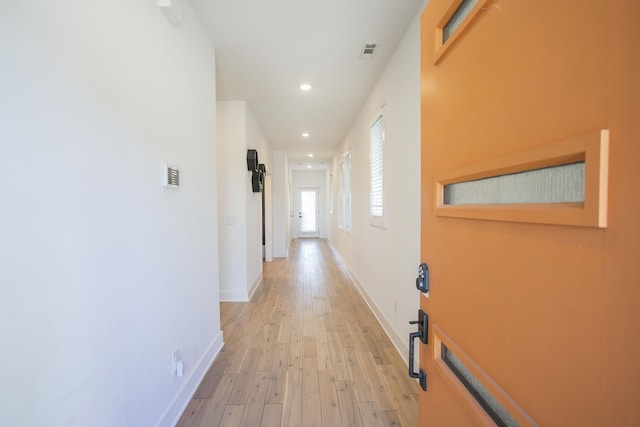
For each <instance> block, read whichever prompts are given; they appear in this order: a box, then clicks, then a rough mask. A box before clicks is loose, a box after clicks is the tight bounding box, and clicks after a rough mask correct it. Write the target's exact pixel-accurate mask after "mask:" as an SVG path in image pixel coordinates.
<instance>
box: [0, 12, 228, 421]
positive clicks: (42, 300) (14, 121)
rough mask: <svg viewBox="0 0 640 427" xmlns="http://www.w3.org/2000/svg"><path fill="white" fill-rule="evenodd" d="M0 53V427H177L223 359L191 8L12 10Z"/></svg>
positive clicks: (212, 120)
mask: <svg viewBox="0 0 640 427" xmlns="http://www.w3.org/2000/svg"><path fill="white" fill-rule="evenodd" d="M0 57H1V58H2V66H1V67H0V93H2V96H1V97H0V122H1V123H0V148H1V150H0V151H1V152H2V156H3V159H4V160H5V161H4V162H3V190H2V209H0V236H1V237H0V240H1V242H2V244H0V283H1V284H2V298H0V337H1V338H2V343H3V350H2V351H0V363H1V364H2V366H3V367H4V369H2V370H0V383H1V384H2V392H1V393H0V395H1V401H2V403H1V404H0V406H1V407H2V409H1V410H0V425H3V426H17V425H23V426H44V425H46V426H53V427H56V426H65V427H69V426H94V427H101V426H105V427H107V426H152V425H160V426H169V425H175V422H176V421H177V417H179V416H180V414H181V412H182V410H183V409H184V407H185V406H186V404H187V403H188V401H189V399H190V397H191V394H192V393H193V392H194V391H195V388H196V387H197V385H198V382H199V381H200V379H201V378H202V376H203V375H204V373H205V372H206V370H207V368H208V366H209V364H210V363H211V362H212V361H213V358H214V357H215V355H216V354H217V352H218V351H219V350H220V348H221V346H222V332H221V331H220V311H219V297H218V287H219V284H218V244H217V242H218V231H217V202H216V196H217V195H216V192H217V188H216V187H217V182H216V179H217V178H216V168H215V165H216V147H215V139H216V135H215V128H216V103H215V97H216V92H215V59H214V47H213V45H212V43H211V42H210V39H209V37H208V35H207V34H206V32H205V30H204V28H203V27H202V25H201V24H200V20H199V18H198V17H197V16H196V15H195V14H194V13H193V11H192V9H191V7H190V3H189V2H183V3H182V20H181V23H180V25H179V26H178V27H172V26H171V25H170V24H169V23H168V22H167V20H166V19H165V17H164V15H163V14H162V13H161V11H160V10H159V9H158V8H157V7H156V5H155V2H150V1H145V2H131V1H129V0H109V1H106V0H96V1H91V2H81V1H74V2H50V1H45V0H33V1H28V2H19V1H10V2H1V3H0ZM165 162H166V163H169V164H171V165H174V166H177V167H178V168H179V170H180V187H179V188H178V189H170V188H165V187H164V186H163V164H164V163H165ZM176 350H178V351H179V357H180V358H182V359H183V360H184V366H185V371H184V376H183V377H176V376H174V374H173V370H172V355H173V354H174V352H175V351H176Z"/></svg>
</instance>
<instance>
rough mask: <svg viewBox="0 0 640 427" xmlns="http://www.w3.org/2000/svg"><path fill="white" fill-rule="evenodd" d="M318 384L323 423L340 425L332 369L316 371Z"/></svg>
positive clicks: (338, 404) (340, 420)
mask: <svg viewBox="0 0 640 427" xmlns="http://www.w3.org/2000/svg"><path fill="white" fill-rule="evenodd" d="M318 384H319V387H320V409H321V411H322V423H323V425H326V426H335V427H340V426H342V425H343V424H342V416H341V414H340V402H339V400H338V392H337V390H336V378H335V375H334V374H333V372H332V371H318Z"/></svg>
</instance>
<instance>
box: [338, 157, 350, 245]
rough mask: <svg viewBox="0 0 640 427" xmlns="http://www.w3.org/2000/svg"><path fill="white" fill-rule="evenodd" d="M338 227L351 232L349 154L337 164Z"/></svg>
mask: <svg viewBox="0 0 640 427" xmlns="http://www.w3.org/2000/svg"><path fill="white" fill-rule="evenodd" d="M338 225H339V226H340V228H341V229H343V230H344V231H347V232H350V231H351V154H350V153H347V154H346V155H345V156H344V157H343V158H342V160H340V163H338Z"/></svg>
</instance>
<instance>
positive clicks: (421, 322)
mask: <svg viewBox="0 0 640 427" xmlns="http://www.w3.org/2000/svg"><path fill="white" fill-rule="evenodd" d="M409 324H411V325H416V324H417V325H418V332H412V333H410V334H409V376H410V377H411V378H417V379H418V380H419V381H420V387H422V390H424V391H427V373H426V372H425V371H424V369H422V368H420V370H419V372H414V371H413V365H414V359H415V339H416V338H420V341H422V342H423V343H424V344H427V343H428V342H429V338H428V336H429V334H428V332H429V315H428V314H427V313H425V312H424V311H422V310H418V320H414V321H411V322H409Z"/></svg>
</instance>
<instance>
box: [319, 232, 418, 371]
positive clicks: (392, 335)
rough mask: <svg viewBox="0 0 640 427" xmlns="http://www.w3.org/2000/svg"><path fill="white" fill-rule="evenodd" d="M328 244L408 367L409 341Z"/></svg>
mask: <svg viewBox="0 0 640 427" xmlns="http://www.w3.org/2000/svg"><path fill="white" fill-rule="evenodd" d="M327 243H328V244H329V247H330V248H331V250H332V251H333V253H334V254H335V256H336V258H338V261H340V264H342V265H343V267H344V268H345V270H346V271H347V274H348V275H349V278H350V279H351V281H352V282H353V284H354V285H356V289H358V292H360V295H362V298H364V300H365V302H366V303H367V305H368V306H369V309H370V310H371V312H373V315H374V316H375V317H376V319H377V320H378V322H379V323H380V325H381V326H382V329H384V331H385V332H386V334H387V336H388V337H389V339H390V340H391V342H392V343H393V346H394V347H395V348H396V351H397V352H398V353H399V354H400V356H401V357H402V360H404V363H405V364H406V365H407V366H409V362H408V355H409V345H408V340H407V339H406V337H405V338H403V337H401V336H400V335H398V333H397V332H396V331H395V330H394V329H393V327H392V326H391V323H390V322H389V321H388V320H387V318H386V317H385V316H384V314H382V311H381V310H380V309H379V308H378V306H377V305H376V303H375V302H374V301H373V298H371V296H369V294H368V293H367V290H366V289H365V287H364V286H362V283H360V280H359V279H358V277H357V276H356V275H355V273H354V272H353V271H352V270H351V268H350V267H349V265H348V264H347V263H346V262H344V259H343V258H342V256H341V255H340V252H338V250H337V249H336V248H335V246H333V244H332V243H331V241H330V240H327Z"/></svg>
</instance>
